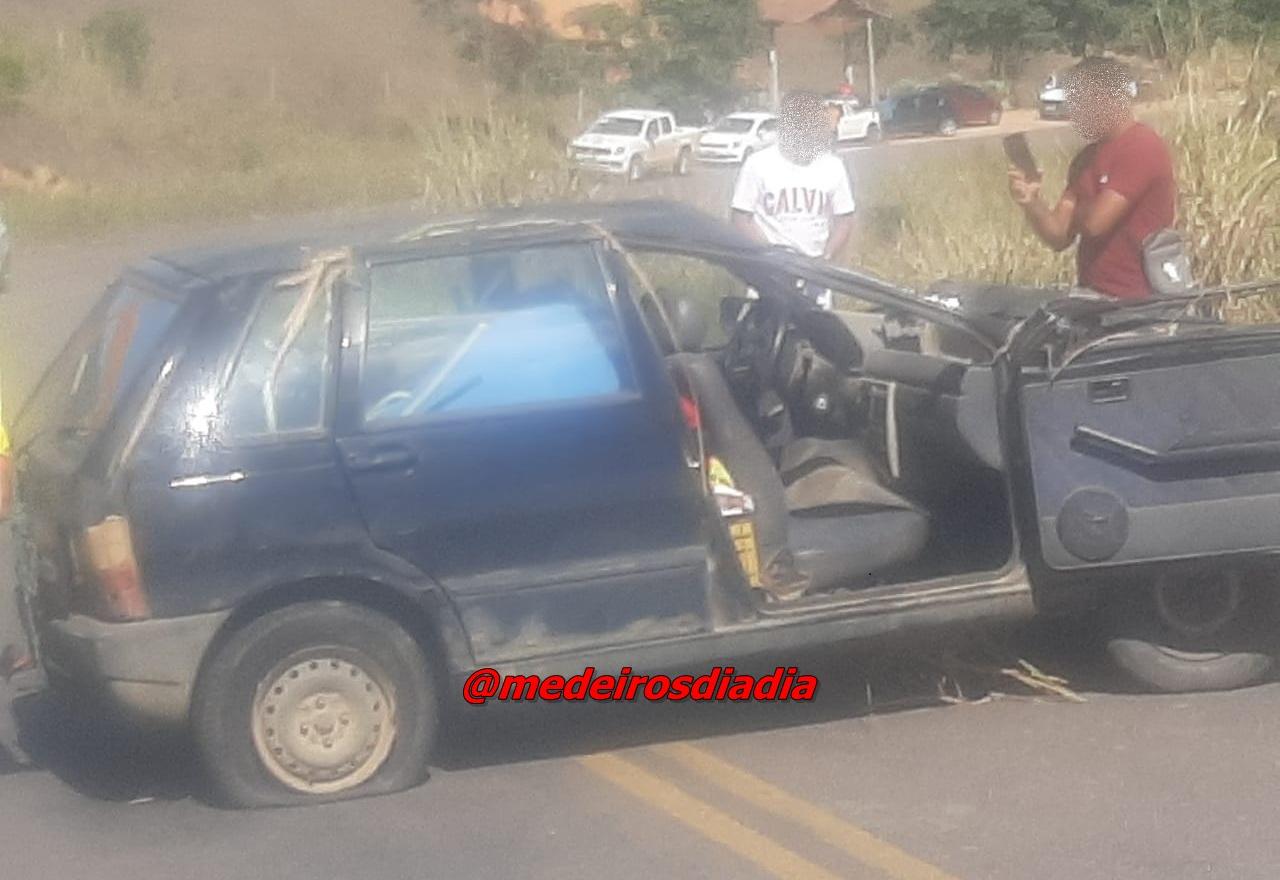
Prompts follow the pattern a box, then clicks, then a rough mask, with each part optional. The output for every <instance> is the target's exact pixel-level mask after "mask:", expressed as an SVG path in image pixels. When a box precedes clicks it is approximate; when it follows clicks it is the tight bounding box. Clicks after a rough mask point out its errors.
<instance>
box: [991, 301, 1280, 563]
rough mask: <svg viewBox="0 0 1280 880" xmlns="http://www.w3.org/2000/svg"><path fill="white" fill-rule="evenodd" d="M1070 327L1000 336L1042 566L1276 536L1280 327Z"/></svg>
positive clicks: (1031, 326) (1243, 544) (1201, 552)
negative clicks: (1012, 382) (1012, 373)
mask: <svg viewBox="0 0 1280 880" xmlns="http://www.w3.org/2000/svg"><path fill="white" fill-rule="evenodd" d="M1113 314H1114V313H1113ZM1095 317H1096V316H1095ZM1048 328H1052V329H1048ZM1078 329H1079V327H1078V324H1077V323H1076V322H1074V321H1073V320H1071V319H1062V318H1060V317H1059V318H1052V317H1050V318H1047V319H1043V320H1040V321H1036V320H1035V319H1033V320H1031V321H1029V322H1027V325H1026V326H1025V327H1024V328H1023V330H1022V336H1023V337H1035V336H1036V334H1039V338H1032V339H1030V340H1028V339H1027V338H1024V339H1022V340H1017V339H1015V341H1014V343H1012V344H1011V346H1010V350H1011V351H1012V352H1014V354H1013V357H1014V359H1015V361H1017V362H1019V366H1020V376H1019V387H1018V389H1017V393H1018V403H1019V406H1020V410H1021V419H1022V427H1023V433H1024V440H1025V443H1026V453H1027V454H1026V462H1027V468H1028V470H1029V472H1030V479H1031V483H1032V488H1033V494H1034V505H1035V520H1036V525H1037V528H1038V532H1039V538H1040V544H1041V548H1042V553H1043V558H1044V561H1045V562H1046V563H1047V564H1048V565H1049V567H1051V568H1054V569H1059V570H1072V569H1084V568H1088V567H1091V566H1101V565H1115V564H1122V563H1140V562H1150V561H1158V560H1175V559H1190V558H1194V557H1202V556H1212V555H1218V554H1231V553H1247V552H1257V551H1270V550H1275V549H1280V383H1277V376H1280V327H1233V326H1228V325H1224V324H1217V323H1212V324H1206V323H1198V324H1197V323H1195V322H1194V321H1192V322H1187V323H1184V324H1183V325H1182V326H1180V327H1179V326H1177V325H1176V324H1173V323H1170V322H1168V321H1164V322H1155V321H1152V322H1149V323H1148V324H1147V325H1146V326H1145V327H1144V326H1141V324H1140V322H1138V323H1137V324H1135V323H1133V322H1130V323H1129V324H1128V326H1127V327H1126V328H1125V329H1124V330H1123V331H1120V332H1116V331H1114V330H1112V331H1105V330H1103V331H1100V332H1092V333H1085V334H1084V335H1083V337H1081V336H1080V335H1078ZM1073 335H1074V336H1075V337H1076V338H1075V339H1074V340H1071V341H1066V337H1068V336H1073Z"/></svg>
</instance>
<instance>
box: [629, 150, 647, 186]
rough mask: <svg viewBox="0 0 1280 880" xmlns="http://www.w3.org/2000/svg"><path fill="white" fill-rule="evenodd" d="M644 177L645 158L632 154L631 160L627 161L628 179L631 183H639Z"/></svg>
mask: <svg viewBox="0 0 1280 880" xmlns="http://www.w3.org/2000/svg"><path fill="white" fill-rule="evenodd" d="M643 178H644V160H643V159H641V158H640V157H639V156H632V157H631V161H630V162H628V163H627V181H628V182H629V183H639V182H640V181H641V180H642V179H643Z"/></svg>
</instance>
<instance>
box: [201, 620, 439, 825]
mask: <svg viewBox="0 0 1280 880" xmlns="http://www.w3.org/2000/svg"><path fill="white" fill-rule="evenodd" d="M438 717H439V713H438V710H437V707H436V703H435V697H434V693H433V689H432V684H431V679H430V677H429V676H428V674H427V665H426V660H425V658H424V656H423V653H422V650H421V649H420V648H419V647H418V644H417V642H415V641H414V639H413V638H412V637H411V636H410V635H409V634H408V633H407V632H405V630H404V629H403V628H402V627H400V626H399V625H398V624H397V623H395V621H393V620H391V619H390V618H389V617H386V616H385V615H383V614H380V613H378V612H376V611H372V610H370V609H367V608H364V607H360V606H356V605H350V604H346V603H342V602H307V603H303V604H299V605H292V606H289V607H287V608H284V609H281V610H279V611H273V612H271V613H268V614H265V615H263V616H262V617H260V618H258V619H256V620H254V621H252V622H251V623H249V624H248V625H247V626H245V627H244V628H243V629H241V630H239V631H237V632H236V633H234V634H233V635H232V636H231V637H230V638H229V639H228V640H227V641H226V643H225V644H223V645H222V647H221V648H220V649H218V651H217V653H216V654H215V655H214V656H213V658H212V659H211V661H210V662H209V664H208V666H207V668H206V669H205V671H204V673H203V675H202V676H201V680H200V683H199V686H198V687H197V690H196V696H195V700H194V703H193V706H192V711H191V726H192V732H193V735H194V737H195V740H196V745H197V747H198V749H199V752H200V755H201V758H202V760H203V763H204V766H205V769H206V772H207V774H208V776H209V779H210V782H211V783H212V784H213V786H214V788H215V789H216V791H217V793H218V795H219V796H220V799H221V800H223V801H225V802H227V803H229V804H231V805H233V806H241V807H263V806H286V805H293V804H306V803H318V802H322V801H330V800H341V799H345V798H350V797H359V796H364V795H371V794H383V793H387V792H392V791H399V790H402V789H405V788H409V787H411V786H413V785H416V784H417V783H419V782H421V781H422V780H423V779H424V778H425V775H426V759H427V755H428V753H429V751H430V748H431V745H432V742H433V741H434V738H435V733H436V728H437V726H438Z"/></svg>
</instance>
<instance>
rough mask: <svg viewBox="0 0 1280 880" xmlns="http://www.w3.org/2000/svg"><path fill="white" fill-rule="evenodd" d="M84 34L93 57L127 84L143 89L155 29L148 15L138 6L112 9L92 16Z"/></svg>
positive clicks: (122, 82) (132, 87) (130, 87)
mask: <svg viewBox="0 0 1280 880" xmlns="http://www.w3.org/2000/svg"><path fill="white" fill-rule="evenodd" d="M82 34H83V36H84V42H85V46H86V47H87V48H88V50H89V57H90V58H91V59H93V60H94V61H95V62H97V63H99V64H102V65H103V66H105V67H106V68H107V69H108V70H110V71H111V73H112V74H113V75H114V76H115V78H116V79H117V80H119V82H120V83H121V84H122V85H124V86H125V87H127V88H129V89H133V90H134V91H137V90H138V89H140V88H142V78H143V75H144V74H145V73H146V70H147V59H148V58H149V57H150V55H151V29H150V28H149V27H148V26H147V18H146V16H145V15H143V14H142V13H141V12H140V11H138V10H136V9H108V10H106V11H105V12H101V13H99V14H98V15H95V16H94V17H93V18H91V19H90V20H89V23H88V24H86V25H85V26H84V29H83V31H82Z"/></svg>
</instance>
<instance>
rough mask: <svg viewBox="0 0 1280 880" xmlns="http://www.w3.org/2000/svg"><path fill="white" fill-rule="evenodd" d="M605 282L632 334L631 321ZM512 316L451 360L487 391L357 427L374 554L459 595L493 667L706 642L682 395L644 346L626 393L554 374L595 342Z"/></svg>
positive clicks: (348, 450)
mask: <svg viewBox="0 0 1280 880" xmlns="http://www.w3.org/2000/svg"><path fill="white" fill-rule="evenodd" d="M547 253H548V254H550V251H548V252H547ZM553 258H554V257H551V256H548V258H547V259H548V260H550V259H553ZM597 266H599V263H598V261H597ZM600 271H602V270H600ZM598 281H599V284H600V296H601V298H602V300H601V301H602V303H603V307H604V308H606V309H608V310H610V311H609V314H610V317H609V320H611V321H617V322H619V324H618V328H619V329H620V330H621V333H622V337H623V338H627V337H628V335H629V333H630V330H629V328H628V318H627V314H626V311H625V310H624V309H621V308H615V304H614V303H611V302H609V299H608V294H607V293H606V292H605V281H604V279H603V276H600V277H599V278H598ZM366 287H367V285H366ZM365 295H368V294H367V293H366V294H365ZM511 314H512V315H513V316H514V318H516V319H517V320H515V321H514V322H513V325H512V328H511V332H510V334H509V335H507V336H501V333H500V328H501V327H502V326H504V325H503V322H502V320H501V319H500V318H495V317H494V316H493V315H486V317H485V318H484V321H485V323H486V326H488V328H489V329H488V330H487V331H486V333H487V334H488V335H490V336H493V337H494V338H493V340H492V344H490V345H489V347H488V348H486V347H485V345H486V343H485V340H484V336H483V335H482V336H481V338H480V339H479V341H475V342H473V343H471V347H470V349H469V350H468V352H467V353H465V354H464V355H461V356H458V357H456V358H455V359H454V360H452V361H450V363H451V364H452V369H453V371H454V372H455V373H458V374H460V375H465V374H466V373H467V372H468V371H471V372H474V374H475V375H476V376H481V377H482V378H483V384H479V385H478V384H476V383H471V384H468V383H466V382H461V383H457V384H456V387H453V388H451V387H450V382H452V381H453V380H452V379H451V378H448V377H446V378H445V379H444V380H442V382H441V384H440V387H439V389H438V392H433V393H438V394H439V395H441V396H440V400H442V401H447V402H448V404H447V405H445V406H442V408H439V409H436V410H434V411H427V412H424V413H422V414H420V415H418V416H415V417H414V418H412V419H408V420H399V421H398V420H396V419H390V420H386V421H385V422H375V423H369V424H363V423H361V422H360V419H359V418H358V417H354V418H353V420H352V422H351V424H349V425H348V426H347V427H346V429H345V430H344V431H343V432H342V436H341V437H340V438H339V441H338V443H339V447H340V449H341V453H342V458H343V462H344V464H345V466H346V468H347V472H348V475H349V479H350V480H351V483H352V486H353V488H354V491H355V493H356V495H357V498H358V499H359V501H360V506H361V508H362V510H363V511H364V515H365V518H366V522H367V524H368V528H369V531H370V534H371V536H372V538H373V541H374V543H375V544H377V545H378V546H379V547H381V548H383V549H385V550H388V551H390V552H393V553H395V554H397V555H399V556H401V557H402V558H404V559H406V560H407V561H409V562H410V563H411V564H413V565H414V566H416V567H418V568H419V569H420V570H422V571H424V572H426V573H428V574H430V575H431V576H432V577H433V578H434V579H436V580H437V581H438V582H439V583H440V584H441V585H442V587H443V588H444V590H445V591H446V593H447V594H448V595H449V596H450V597H451V599H452V601H453V602H454V603H455V605H456V607H457V609H458V611H459V614H460V615H461V617H462V620H463V623H464V627H465V628H466V629H467V632H468V638H469V639H470V642H471V648H472V651H473V653H474V655H475V657H476V659H477V660H478V661H482V662H483V661H487V660H498V659H503V660H507V659H516V658H521V657H532V656H539V655H544V654H554V653H559V652H562V651H564V650H571V649H575V648H580V647H585V646H590V645H600V644H617V643H619V642H620V641H625V640H626V639H628V638H637V639H640V638H647V637H652V636H654V635H658V634H665V635H673V634H679V633H685V632H691V631H694V630H697V629H698V628H700V627H701V626H702V621H703V595H704V589H703V588H704V585H705V575H706V550H705V544H704V539H703V534H702V519H701V517H702V511H701V500H700V493H699V490H698V487H697V484H696V481H694V480H693V479H692V478H691V475H690V472H689V470H688V467H687V465H686V463H685V461H684V457H683V451H682V448H681V446H680V427H679V421H678V420H679V412H678V409H677V407H676V402H675V400H674V398H673V399H670V400H668V399H666V398H665V397H664V394H663V391H662V389H660V388H654V387H653V386H652V384H651V382H650V381H649V377H650V376H651V375H652V371H651V370H647V369H645V367H644V365H643V364H642V363H637V362H638V361H639V360H640V359H642V358H644V357H645V355H646V353H645V352H644V351H643V350H641V351H639V352H636V353H635V354H634V355H633V356H632V365H631V367H630V368H628V370H627V371H626V372H627V375H625V376H623V375H622V373H623V369H622V368H619V372H618V377H615V378H618V387H616V388H614V389H613V390H612V391H610V390H609V386H606V385H601V384H598V383H597V382H596V381H595V380H591V379H590V378H583V377H582V376H580V375H578V376H574V375H572V374H571V373H567V372H565V371H563V370H558V369H556V368H555V367H554V364H553V365H551V366H548V365H547V361H549V360H552V361H553V360H554V359H555V357H556V354H555V352H554V351H552V350H551V349H550V348H549V346H551V347H554V348H556V349H558V350H560V351H562V352H568V353H567V354H565V355H564V356H565V357H566V358H567V360H566V365H568V366H570V367H572V366H575V365H580V364H584V363H589V361H584V360H583V357H584V356H583V355H582V353H581V352H582V349H583V348H584V347H589V345H590V341H589V339H586V338H576V341H575V342H573V343H572V344H570V343H568V341H567V340H560V339H558V338H553V339H550V340H548V339H546V338H542V332H543V331H544V330H545V326H543V325H537V324H536V322H535V321H534V318H533V317H532V316H531V312H527V311H517V312H513V313H511ZM357 320H360V321H363V320H364V319H363V317H361V318H358V319H357ZM520 325H525V329H526V330H528V331H529V332H530V333H533V334H535V335H537V336H538V337H539V338H538V340H533V339H532V338H531V337H530V336H522V335H521V333H522V332H524V331H522V330H521V328H520ZM365 332H367V331H366V330H365V328H363V327H357V332H356V334H355V335H353V336H352V345H353V346H354V345H357V344H363V345H364V346H365V348H366V355H365V360H366V363H365V365H364V372H365V374H366V379H365V381H366V383H367V382H368V381H370V380H369V379H368V376H369V375H370V374H372V373H373V367H374V364H373V363H372V361H371V359H370V356H369V354H368V351H369V349H370V346H371V344H375V345H376V341H375V342H374V343H370V340H369V339H368V337H365V336H363V335H362V334H363V333H365ZM495 334H497V335H495ZM522 339H523V340H525V341H526V342H527V343H528V344H529V345H531V346H532V347H530V348H527V349H526V350H525V358H524V360H523V361H522V360H521V358H520V357H518V356H517V357H514V359H513V358H512V355H513V354H517V355H518V354H519V352H513V346H519V345H520V344H521V340H522ZM561 342H565V344H561ZM629 349H634V346H629ZM632 370H633V371H634V374H633V375H632V373H631V371H632ZM579 372H582V371H579ZM587 372H590V370H588V371H587ZM619 377H620V378H619ZM352 379H353V380H354V381H351V380H352ZM544 380H545V381H544ZM602 381H603V380H602ZM489 386H492V387H489ZM498 386H503V387H498ZM486 388H488V390H485V389H486ZM513 388H514V390H512V389H513ZM343 389H344V390H343V393H344V396H347V395H359V394H360V393H361V391H360V379H359V376H356V377H344V385H343ZM566 389H567V390H566ZM578 392H581V393H578ZM381 395H382V391H381V390H379V391H378V392H377V393H376V394H375V395H374V396H381ZM522 395H523V398H524V399H523V400H522Z"/></svg>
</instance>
